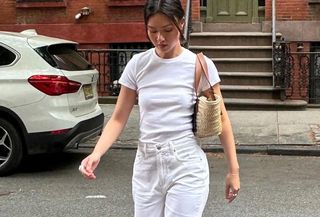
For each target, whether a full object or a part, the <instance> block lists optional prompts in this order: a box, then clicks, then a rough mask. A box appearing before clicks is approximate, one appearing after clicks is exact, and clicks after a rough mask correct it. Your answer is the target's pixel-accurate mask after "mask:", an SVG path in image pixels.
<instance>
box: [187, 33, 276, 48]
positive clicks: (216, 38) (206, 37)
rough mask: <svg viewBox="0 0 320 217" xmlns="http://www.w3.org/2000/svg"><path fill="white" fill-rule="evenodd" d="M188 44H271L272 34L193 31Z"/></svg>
mask: <svg viewBox="0 0 320 217" xmlns="http://www.w3.org/2000/svg"><path fill="white" fill-rule="evenodd" d="M279 36H280V35H279ZM189 44H190V46H207V45H210V46H221V45H228V46H271V45H272V34H271V33H264V32H195V33H191V35H190V43H189Z"/></svg>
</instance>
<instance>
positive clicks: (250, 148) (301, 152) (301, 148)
mask: <svg viewBox="0 0 320 217" xmlns="http://www.w3.org/2000/svg"><path fill="white" fill-rule="evenodd" d="M202 149H203V150H204V151H206V152H223V147H221V145H202ZM236 149H237V153H238V154H267V155H291V156H320V146H319V145H313V146H310V145H270V144H269V145H241V146H236Z"/></svg>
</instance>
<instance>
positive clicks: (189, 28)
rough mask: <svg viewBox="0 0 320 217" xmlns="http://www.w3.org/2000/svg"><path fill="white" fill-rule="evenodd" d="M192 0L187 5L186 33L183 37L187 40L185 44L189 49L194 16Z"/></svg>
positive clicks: (188, 0)
mask: <svg viewBox="0 0 320 217" xmlns="http://www.w3.org/2000/svg"><path fill="white" fill-rule="evenodd" d="M191 2H192V1H191V0H187V5H186V11H185V13H186V17H185V23H184V33H183V36H184V38H185V40H186V41H185V42H184V44H183V46H184V47H186V48H188V47H189V37H190V33H191V31H192V14H191V11H192V10H191V7H192V4H191Z"/></svg>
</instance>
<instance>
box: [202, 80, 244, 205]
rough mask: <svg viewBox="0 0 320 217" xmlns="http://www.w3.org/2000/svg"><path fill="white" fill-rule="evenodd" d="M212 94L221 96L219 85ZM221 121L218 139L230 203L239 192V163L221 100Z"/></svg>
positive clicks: (230, 127) (227, 196)
mask: <svg viewBox="0 0 320 217" xmlns="http://www.w3.org/2000/svg"><path fill="white" fill-rule="evenodd" d="M213 89H214V93H215V94H218V95H220V96H222V94H221V90H220V85H219V84H216V85H214V86H213ZM208 91H209V90H206V91H205V95H208V93H207V92H208ZM221 112H222V116H221V121H222V133H221V134H220V136H219V138H220V141H221V145H222V146H223V148H224V153H225V155H226V159H227V163H228V174H227V178H226V189H225V190H226V199H228V200H229V202H231V201H232V200H234V199H235V197H236V196H237V193H238V191H239V190H240V178H239V163H238V159H237V153H236V146H235V141H234V136H233V131H232V126H231V122H230V119H229V116H228V112H227V110H226V107H225V104H224V102H223V98H222V101H221Z"/></svg>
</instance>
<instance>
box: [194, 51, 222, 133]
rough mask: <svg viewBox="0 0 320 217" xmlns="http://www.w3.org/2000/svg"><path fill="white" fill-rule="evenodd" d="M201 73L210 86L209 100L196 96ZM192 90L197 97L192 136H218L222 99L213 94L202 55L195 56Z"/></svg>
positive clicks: (220, 128) (220, 124) (220, 129)
mask: <svg viewBox="0 0 320 217" xmlns="http://www.w3.org/2000/svg"><path fill="white" fill-rule="evenodd" d="M202 73H203V74H204V75H205V78H206V80H207V81H208V83H209V85H210V90H211V91H210V96H209V98H207V97H206V96H199V95H198V87H199V82H200V79H201V74H202ZM194 89H195V92H196V95H197V100H196V103H195V106H194V115H193V131H194V134H195V135H196V136H197V137H199V138H203V137H209V136H217V135H220V134H221V132H222V123H221V107H220V104H221V99H222V98H221V96H220V95H218V94H215V93H214V90H213V87H212V86H211V84H210V81H209V74H208V67H207V63H206V61H205V59H204V56H203V54H202V53H198V54H197V61H196V70H195V86H194Z"/></svg>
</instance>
